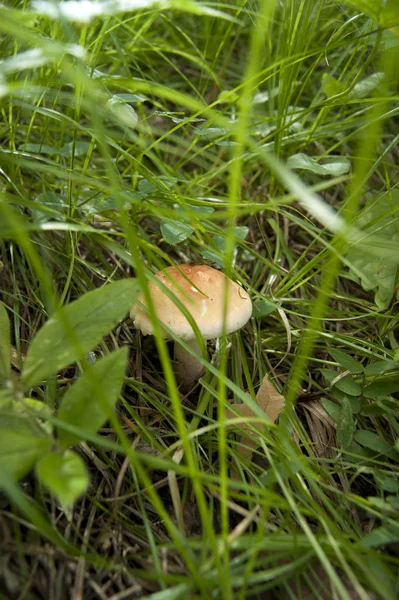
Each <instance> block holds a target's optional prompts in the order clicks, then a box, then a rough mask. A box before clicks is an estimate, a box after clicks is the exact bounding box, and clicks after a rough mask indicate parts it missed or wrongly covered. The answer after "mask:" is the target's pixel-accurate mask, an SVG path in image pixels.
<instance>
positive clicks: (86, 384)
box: [58, 348, 128, 448]
mask: <svg viewBox="0 0 399 600" xmlns="http://www.w3.org/2000/svg"><path fill="white" fill-rule="evenodd" d="M127 355H128V349H127V348H120V349H119V350H117V351H116V352H112V354H109V355H108V356H105V357H104V358H102V359H100V360H98V361H97V362H96V363H95V364H94V365H92V366H90V367H88V368H87V369H86V370H85V371H84V373H83V375H81V376H80V378H79V379H78V381H76V382H75V383H74V384H73V385H71V387H70V388H69V389H68V390H67V392H66V393H65V395H64V397H63V399H62V402H61V406H60V410H59V413H58V418H59V419H60V420H61V421H63V422H64V423H68V424H69V425H74V426H75V427H79V429H81V430H82V438H78V437H76V436H75V435H73V434H72V433H69V432H68V431H65V430H63V429H62V428H61V427H59V428H58V437H59V440H60V442H61V444H62V446H63V447H64V448H66V447H68V446H72V445H73V444H76V443H78V442H80V441H81V440H82V439H84V433H89V434H92V433H96V432H97V430H98V429H100V427H102V426H103V425H104V423H105V422H106V421H107V419H108V418H109V415H110V413H111V412H112V410H113V409H114V406H115V403H116V401H117V399H118V396H119V394H120V391H121V387H122V384H123V378H124V375H125V370H126V366H127Z"/></svg>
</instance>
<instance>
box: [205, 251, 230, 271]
mask: <svg viewBox="0 0 399 600" xmlns="http://www.w3.org/2000/svg"><path fill="white" fill-rule="evenodd" d="M201 256H202V258H203V259H204V260H206V261H209V262H213V263H215V264H216V265H219V267H222V268H223V267H225V266H226V265H225V260H224V258H223V256H221V255H220V254H217V253H216V252H215V251H214V250H203V251H202V252H201Z"/></svg>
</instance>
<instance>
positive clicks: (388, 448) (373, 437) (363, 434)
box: [355, 429, 399, 460]
mask: <svg viewBox="0 0 399 600" xmlns="http://www.w3.org/2000/svg"><path fill="white" fill-rule="evenodd" d="M355 440H356V441H357V443H358V444H360V445H361V446H364V447H365V448H369V449H370V450H374V451H375V452H377V453H378V454H382V455H384V456H388V457H389V458H392V459H395V460H398V458H399V453H398V452H397V451H396V450H395V448H394V447H393V445H392V444H390V443H389V442H387V440H386V439H385V438H383V437H382V436H380V435H378V434H377V433H374V432H373V431H367V430H366V429H360V430H359V431H356V433H355Z"/></svg>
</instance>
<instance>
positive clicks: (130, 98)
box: [114, 94, 148, 103]
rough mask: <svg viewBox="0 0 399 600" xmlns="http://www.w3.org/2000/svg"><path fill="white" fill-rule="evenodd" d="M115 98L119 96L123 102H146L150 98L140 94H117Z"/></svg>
mask: <svg viewBox="0 0 399 600" xmlns="http://www.w3.org/2000/svg"><path fill="white" fill-rule="evenodd" d="M114 98H119V99H120V100H122V101H123V102H132V103H136V102H145V101H146V100H148V98H146V96H140V95H139V94H115V95H114Z"/></svg>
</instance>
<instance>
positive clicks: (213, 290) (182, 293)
mask: <svg viewBox="0 0 399 600" xmlns="http://www.w3.org/2000/svg"><path fill="white" fill-rule="evenodd" d="M156 278H157V279H159V280H160V281H161V282H162V283H163V284H164V285H165V286H166V287H167V288H168V289H169V290H171V292H173V294H174V295H175V296H176V297H177V298H179V300H180V301H181V302H182V303H183V304H184V305H185V306H186V307H187V310H188V311H189V312H190V313H191V315H192V317H193V319H194V321H195V322H196V324H197V325H198V329H199V330H200V332H201V334H202V336H203V337H204V338H205V339H213V338H217V337H220V336H221V335H222V333H223V303H224V290H225V286H226V282H227V311H226V324H225V333H232V332H233V331H236V330H237V329H240V328H241V327H243V326H244V325H245V323H246V322H247V321H248V319H249V318H250V316H251V314H252V302H251V299H250V297H249V295H248V294H247V292H246V291H245V290H244V289H243V288H242V287H241V286H240V285H238V284H237V283H235V282H234V281H232V280H231V279H229V278H228V277H226V275H224V274H223V273H221V272H220V271H217V270H216V269H213V268H212V267H208V266H207V265H191V264H188V265H178V266H177V267H167V268H166V269H164V270H162V271H159V273H157V274H156ZM148 289H149V292H150V294H151V299H152V302H153V304H154V309H155V313H156V315H157V317H158V319H159V321H160V323H161V324H162V323H163V324H165V325H166V326H167V327H168V328H169V329H170V330H171V331H173V333H175V334H176V335H177V336H179V337H180V338H181V339H183V340H191V339H194V338H195V334H194V331H193V329H192V327H191V325H190V323H189V322H188V320H187V319H186V317H185V316H184V315H183V313H182V312H181V310H180V309H179V308H178V307H177V306H176V304H175V303H174V302H173V300H171V299H170V298H168V296H167V295H166V294H165V292H164V291H163V290H162V289H160V288H159V287H158V286H157V285H156V284H154V283H152V282H150V283H149V284H148ZM138 302H141V303H142V304H143V305H144V306H146V302H145V300H144V295H143V293H142V292H141V293H140V294H139V296H138ZM130 316H131V318H132V319H133V320H134V324H135V326H136V328H137V329H140V330H141V331H142V333H143V334H144V335H148V334H152V333H154V329H153V326H152V323H151V320H150V318H149V315H148V314H147V312H145V311H144V310H143V309H142V308H140V306H139V305H138V303H136V304H135V305H134V306H133V308H132V310H131V312H130ZM164 336H165V338H168V337H169V336H168V334H167V333H166V331H164Z"/></svg>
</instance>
